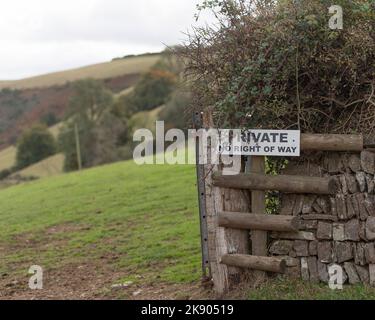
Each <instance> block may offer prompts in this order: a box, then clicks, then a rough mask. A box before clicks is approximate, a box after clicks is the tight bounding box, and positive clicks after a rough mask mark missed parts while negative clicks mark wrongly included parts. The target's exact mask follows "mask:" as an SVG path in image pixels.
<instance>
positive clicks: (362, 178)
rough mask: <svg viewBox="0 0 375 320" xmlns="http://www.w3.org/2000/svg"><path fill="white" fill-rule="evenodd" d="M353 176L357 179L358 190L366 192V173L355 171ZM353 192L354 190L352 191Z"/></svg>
mask: <svg viewBox="0 0 375 320" xmlns="http://www.w3.org/2000/svg"><path fill="white" fill-rule="evenodd" d="M355 178H356V180H357V183H358V186H359V191H360V192H366V189H367V188H366V187H367V182H366V174H365V173H364V172H362V171H360V172H357V173H356V174H355ZM352 193H354V192H352Z"/></svg>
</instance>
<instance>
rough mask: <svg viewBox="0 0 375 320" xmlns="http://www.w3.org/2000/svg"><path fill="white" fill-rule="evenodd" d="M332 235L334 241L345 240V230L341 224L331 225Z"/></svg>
mask: <svg viewBox="0 0 375 320" xmlns="http://www.w3.org/2000/svg"><path fill="white" fill-rule="evenodd" d="M332 235H333V240H335V241H344V240H345V228H344V224H343V223H333V225H332Z"/></svg>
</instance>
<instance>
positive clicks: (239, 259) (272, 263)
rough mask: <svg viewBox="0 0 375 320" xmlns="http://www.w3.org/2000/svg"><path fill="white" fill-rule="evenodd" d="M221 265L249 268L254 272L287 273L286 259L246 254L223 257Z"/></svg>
mask: <svg viewBox="0 0 375 320" xmlns="http://www.w3.org/2000/svg"><path fill="white" fill-rule="evenodd" d="M221 263H223V264H225V265H228V266H235V267H240V268H249V269H254V270H261V271H269V272H275V273H285V268H286V261H285V259H280V258H275V257H261V256H251V255H246V254H226V255H223V256H222V257H221Z"/></svg>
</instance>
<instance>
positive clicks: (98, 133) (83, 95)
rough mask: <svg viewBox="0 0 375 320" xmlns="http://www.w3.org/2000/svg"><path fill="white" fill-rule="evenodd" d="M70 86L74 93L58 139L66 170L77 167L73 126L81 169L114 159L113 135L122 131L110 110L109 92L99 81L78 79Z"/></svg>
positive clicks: (114, 145) (115, 142)
mask: <svg viewBox="0 0 375 320" xmlns="http://www.w3.org/2000/svg"><path fill="white" fill-rule="evenodd" d="M74 86H75V94H74V96H73V97H72V99H71V100H70V103H69V108H68V113H67V116H66V117H67V119H66V121H65V125H64V127H63V128H62V130H61V132H60V134H59V138H58V141H59V148H60V150H61V151H62V152H63V153H64V154H65V164H64V169H65V170H66V171H72V170H77V169H78V162H77V149H76V137H75V126H76V125H77V127H78V136H79V144H80V149H81V159H82V166H83V167H84V168H88V167H91V166H94V165H98V164H103V163H108V162H111V161H114V160H116V147H117V137H118V135H119V134H120V132H121V130H122V123H121V121H120V120H119V119H118V118H117V117H116V115H114V114H113V113H112V110H113V97H112V93H111V92H110V91H108V90H107V89H106V88H105V87H104V86H103V84H102V83H101V82H99V81H96V80H91V79H89V80H82V81H78V82H77V83H75V84H74Z"/></svg>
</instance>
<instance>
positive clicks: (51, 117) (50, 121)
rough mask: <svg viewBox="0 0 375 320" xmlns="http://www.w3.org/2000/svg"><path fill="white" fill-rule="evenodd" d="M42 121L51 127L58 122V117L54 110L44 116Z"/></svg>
mask: <svg viewBox="0 0 375 320" xmlns="http://www.w3.org/2000/svg"><path fill="white" fill-rule="evenodd" d="M41 121H42V123H44V124H45V125H46V126H47V127H51V126H53V125H54V124H56V123H57V122H58V119H57V117H56V115H55V114H54V113H53V112H48V113H47V114H45V115H43V116H42V118H41Z"/></svg>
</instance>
